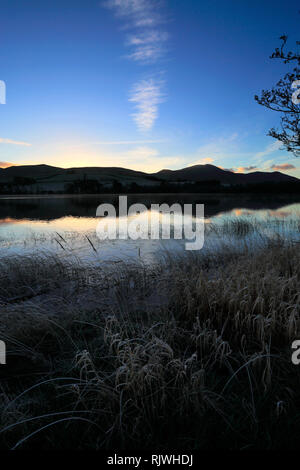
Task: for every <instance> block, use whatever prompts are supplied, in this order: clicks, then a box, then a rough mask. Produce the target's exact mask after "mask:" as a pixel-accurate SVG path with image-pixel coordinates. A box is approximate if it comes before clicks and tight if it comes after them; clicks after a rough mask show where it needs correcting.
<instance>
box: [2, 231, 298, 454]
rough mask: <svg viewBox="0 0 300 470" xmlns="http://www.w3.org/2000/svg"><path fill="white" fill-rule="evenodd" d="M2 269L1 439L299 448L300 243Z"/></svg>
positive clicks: (19, 261) (27, 263)
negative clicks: (150, 259)
mask: <svg viewBox="0 0 300 470" xmlns="http://www.w3.org/2000/svg"><path fill="white" fill-rule="evenodd" d="M243 230H244V229H243ZM91 274H92V278H93V282H92V283H89V281H88V279H90V276H91ZM0 277H1V279H4V278H5V279H6V281H5V282H3V281H2V282H1V289H0V295H1V320H0V339H2V340H4V341H6V343H7V350H8V357H7V365H6V366H0V374H1V377H2V378H1V385H0V387H1V388H0V394H1V405H0V416H1V423H2V424H1V428H0V446H1V448H2V449H8V448H20V449H67V448H72V449H100V448H114V449H121V448H122V449H126V448H127V449H133V448H136V449H147V448H149V449H153V448H155V449H166V448H177V449H178V448H181V449H185V450H187V449H190V450H193V449H212V448H230V449H242V448H247V449H259V448H269V449H271V448H272V449H279V448H297V446H298V438H299V433H300V422H299V412H298V404H299V399H300V388H299V385H300V369H298V368H297V367H296V366H294V365H293V364H292V362H291V355H292V350H291V343H292V342H293V340H294V339H299V337H300V321H299V309H300V253H299V248H298V245H297V244H294V243H284V242H283V241H281V242H280V243H279V240H277V241H276V240H275V241H274V242H272V241H269V242H268V244H266V245H265V247H264V248H262V249H260V250H258V251H256V252H254V253H253V252H252V253H249V251H248V250H245V251H244V252H242V253H241V252H239V253H237V252H235V251H234V250H231V251H228V250H227V251H226V252H223V253H218V254H215V255H212V254H211V255H210V254H208V253H206V254H201V253H200V254H199V255H195V254H192V255H191V254H186V255H185V256H182V257H177V258H176V259H172V257H169V259H168V260H166V261H165V264H162V265H158V266H156V267H152V268H149V267H148V268H147V267H145V266H142V264H139V265H136V266H125V265H123V266H120V265H118V272H117V273H115V274H114V276H111V275H109V274H108V273H105V272H103V271H101V270H99V268H97V267H96V266H89V267H87V266H81V265H79V264H72V262H71V261H68V260H67V259H64V260H61V259H59V258H58V257H39V256H34V257H31V258H26V257H25V258H24V257H15V258H13V259H8V260H2V261H1V263H0ZM28 292H34V293H35V294H37V295H35V296H32V297H30V299H29V298H27V297H26V295H25V294H26V293H28ZM22 296H23V298H22ZM13 297H19V299H18V300H17V301H12V300H11V299H12V298H13Z"/></svg>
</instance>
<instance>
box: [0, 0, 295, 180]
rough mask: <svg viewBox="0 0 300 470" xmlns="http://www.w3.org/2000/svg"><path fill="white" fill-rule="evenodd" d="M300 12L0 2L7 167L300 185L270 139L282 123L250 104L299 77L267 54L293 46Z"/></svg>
mask: <svg viewBox="0 0 300 470" xmlns="http://www.w3.org/2000/svg"><path fill="white" fill-rule="evenodd" d="M298 10H299V3H298V1H297V2H296V1H295V0H286V1H285V2H284V7H283V2H282V1H277V0H272V1H269V0H266V1H261V0H260V1H258V0H252V1H247V0H243V1H240V0H226V1H224V0H209V1H200V0H103V1H99V0H72V1H71V0H59V1H58V0H51V1H50V0H43V2H41V1H40V0H1V15H0V59H1V62H0V64H1V66H0V81H1V82H0V85H1V83H3V82H4V83H5V85H6V104H0V166H2V167H5V166H7V165H11V164H15V165H21V164H41V163H46V164H49V165H54V166H59V167H65V168H67V167H74V166H121V167H126V168H131V169H135V170H141V171H146V172H149V173H151V172H156V171H158V170H161V169H163V168H170V169H178V168H183V167H186V166H190V165H195V164H204V163H211V164H213V165H216V166H220V167H222V168H226V169H232V170H233V171H241V172H249V171H255V170H263V171H274V170H280V171H283V172H285V173H287V174H290V175H293V176H298V177H300V159H297V158H295V157H293V155H292V154H289V153H288V152H286V151H285V150H282V149H281V148H280V146H279V145H278V143H277V142H276V141H275V140H274V139H273V138H271V137H269V136H267V133H268V130H269V129H270V128H271V127H274V126H275V127H276V126H278V125H279V122H280V116H279V115H278V114H277V113H274V112H272V111H269V110H267V109H265V108H263V107H261V106H259V105H258V104H257V103H256V102H255V101H254V95H255V94H260V91H261V90H262V89H269V88H271V87H272V86H273V85H275V84H276V82H277V81H278V80H279V79H280V78H281V77H282V76H283V74H284V73H286V72H287V71H288V70H289V69H290V68H291V66H289V65H284V64H282V63H281V62H280V61H276V60H271V59H270V55H271V53H272V52H273V50H274V49H275V47H277V46H278V45H280V41H279V39H278V38H279V37H280V36H281V35H282V34H287V35H288V36H289V43H288V44H289V45H290V46H291V48H293V47H294V44H295V42H296V40H299V39H300V38H299V36H297V34H298V31H299V23H300V16H299V13H298ZM0 88H1V87H0ZM2 92H3V89H2ZM0 94H1V90H0ZM0 101H1V100H0Z"/></svg>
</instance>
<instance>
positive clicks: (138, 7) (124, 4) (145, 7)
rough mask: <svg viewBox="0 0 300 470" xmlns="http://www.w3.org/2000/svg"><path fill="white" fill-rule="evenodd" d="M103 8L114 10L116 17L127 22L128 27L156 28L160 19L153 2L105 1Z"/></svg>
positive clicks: (148, 0)
mask: <svg viewBox="0 0 300 470" xmlns="http://www.w3.org/2000/svg"><path fill="white" fill-rule="evenodd" d="M104 6H106V7H107V8H111V9H114V11H115V13H116V15H117V16H119V17H122V18H124V19H127V20H129V22H130V26H135V27H137V28H139V27H145V26H151V27H153V26H156V25H157V24H159V23H161V21H162V18H161V16H160V15H159V13H158V8H157V2H155V1H153V0H107V1H105V2H104Z"/></svg>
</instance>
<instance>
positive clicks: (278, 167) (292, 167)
mask: <svg viewBox="0 0 300 470" xmlns="http://www.w3.org/2000/svg"><path fill="white" fill-rule="evenodd" d="M271 169H272V170H275V171H282V170H283V171H287V170H296V167H295V165H292V164H291V163H281V164H278V165H275V164H274V165H272V166H271Z"/></svg>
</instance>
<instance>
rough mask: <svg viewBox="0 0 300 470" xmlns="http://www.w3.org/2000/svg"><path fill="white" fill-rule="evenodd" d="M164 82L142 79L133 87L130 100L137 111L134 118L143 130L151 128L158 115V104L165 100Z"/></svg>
mask: <svg viewBox="0 0 300 470" xmlns="http://www.w3.org/2000/svg"><path fill="white" fill-rule="evenodd" d="M163 85H164V82H163V81H162V80H156V79H153V78H150V79H147V80H141V81H140V82H138V83H136V84H135V86H134V87H133V90H132V93H131V96H130V98H129V101H131V102H132V103H134V104H135V107H136V109H137V112H136V113H134V114H133V115H132V116H133V119H134V121H135V122H136V124H137V127H138V128H139V130H141V131H148V130H150V129H151V128H152V127H153V125H154V122H155V120H156V119H157V116H158V105H159V104H160V103H162V102H163V101H164V95H163V92H162V88H163Z"/></svg>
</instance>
